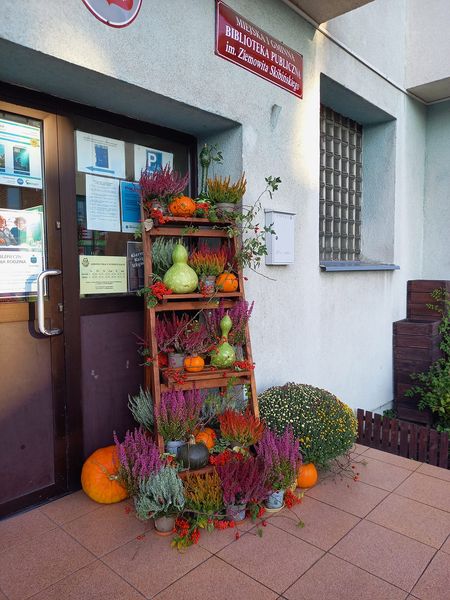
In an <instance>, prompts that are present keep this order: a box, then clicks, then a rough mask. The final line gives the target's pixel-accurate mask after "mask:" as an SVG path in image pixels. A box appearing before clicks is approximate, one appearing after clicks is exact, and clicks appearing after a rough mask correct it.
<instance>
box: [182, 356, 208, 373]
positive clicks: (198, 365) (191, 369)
mask: <svg viewBox="0 0 450 600" xmlns="http://www.w3.org/2000/svg"><path fill="white" fill-rule="evenodd" d="M204 368H205V361H204V360H203V358H202V357H201V356H186V358H185V359H184V370H185V371H187V372H188V373H200V371H203V369H204Z"/></svg>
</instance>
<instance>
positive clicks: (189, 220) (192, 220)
mask: <svg viewBox="0 0 450 600" xmlns="http://www.w3.org/2000/svg"><path fill="white" fill-rule="evenodd" d="M165 218H166V219H168V220H167V224H171V223H176V224H178V223H179V224H181V225H190V224H195V225H218V226H219V227H220V226H222V225H223V226H225V227H226V226H227V225H229V224H230V223H231V221H224V220H222V221H214V223H212V222H211V221H210V220H209V219H205V218H204V217H172V216H169V217H165ZM157 227H158V229H159V228H162V227H164V224H163V225H157Z"/></svg>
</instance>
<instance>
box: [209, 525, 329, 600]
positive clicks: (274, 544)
mask: <svg viewBox="0 0 450 600" xmlns="http://www.w3.org/2000/svg"><path fill="white" fill-rule="evenodd" d="M322 555H323V552H322V551H321V550H319V549H317V548H314V547H313V546H311V545H310V544H307V543H306V542H303V541H302V540H299V539H298V538H296V537H294V536H293V535H289V534H288V533H286V532H285V531H282V530H281V529H278V527H274V526H273V525H271V524H270V523H269V524H268V525H267V527H265V528H264V531H263V536H262V538H261V539H260V538H258V537H257V536H256V535H250V534H246V535H244V536H243V537H242V538H241V539H240V540H238V541H237V542H236V543H235V544H231V545H230V546H227V547H226V548H224V549H223V550H222V551H221V552H219V554H218V556H219V558H222V559H223V560H225V561H226V562H227V563H229V564H230V565H232V566H234V567H236V568H237V569H239V570H240V571H243V572H244V573H246V574H247V575H249V576H250V577H252V578H253V579H256V580H257V581H259V582H260V583H262V584H263V585H266V586H267V587H268V588H270V589H272V590H274V591H275V592H278V593H279V594H281V593H282V592H283V591H284V590H285V589H287V588H288V587H289V586H290V585H292V584H293V583H294V581H295V580H296V579H297V578H298V577H300V575H302V574H303V573H304V572H305V571H306V570H307V569H308V568H309V567H310V566H311V565H312V564H313V563H314V562H315V561H316V560H317V559H319V558H320V557H321V556H322Z"/></svg>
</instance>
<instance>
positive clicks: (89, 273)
mask: <svg viewBox="0 0 450 600" xmlns="http://www.w3.org/2000/svg"><path fill="white" fill-rule="evenodd" d="M79 263H80V294H81V295H86V294H125V293H126V292H127V258H126V256H80V257H79Z"/></svg>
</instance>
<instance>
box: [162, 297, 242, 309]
mask: <svg viewBox="0 0 450 600" xmlns="http://www.w3.org/2000/svg"><path fill="white" fill-rule="evenodd" d="M233 305H234V300H225V299H224V300H223V301H222V306H223V307H224V308H231V307H232V306H233ZM216 308H219V302H218V301H217V302H215V301H213V302H211V301H205V302H201V301H199V300H197V301H196V302H192V301H191V302H176V303H173V302H165V303H164V304H157V305H156V306H155V311H156V312H166V311H168V310H174V309H176V310H214V309H216Z"/></svg>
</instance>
